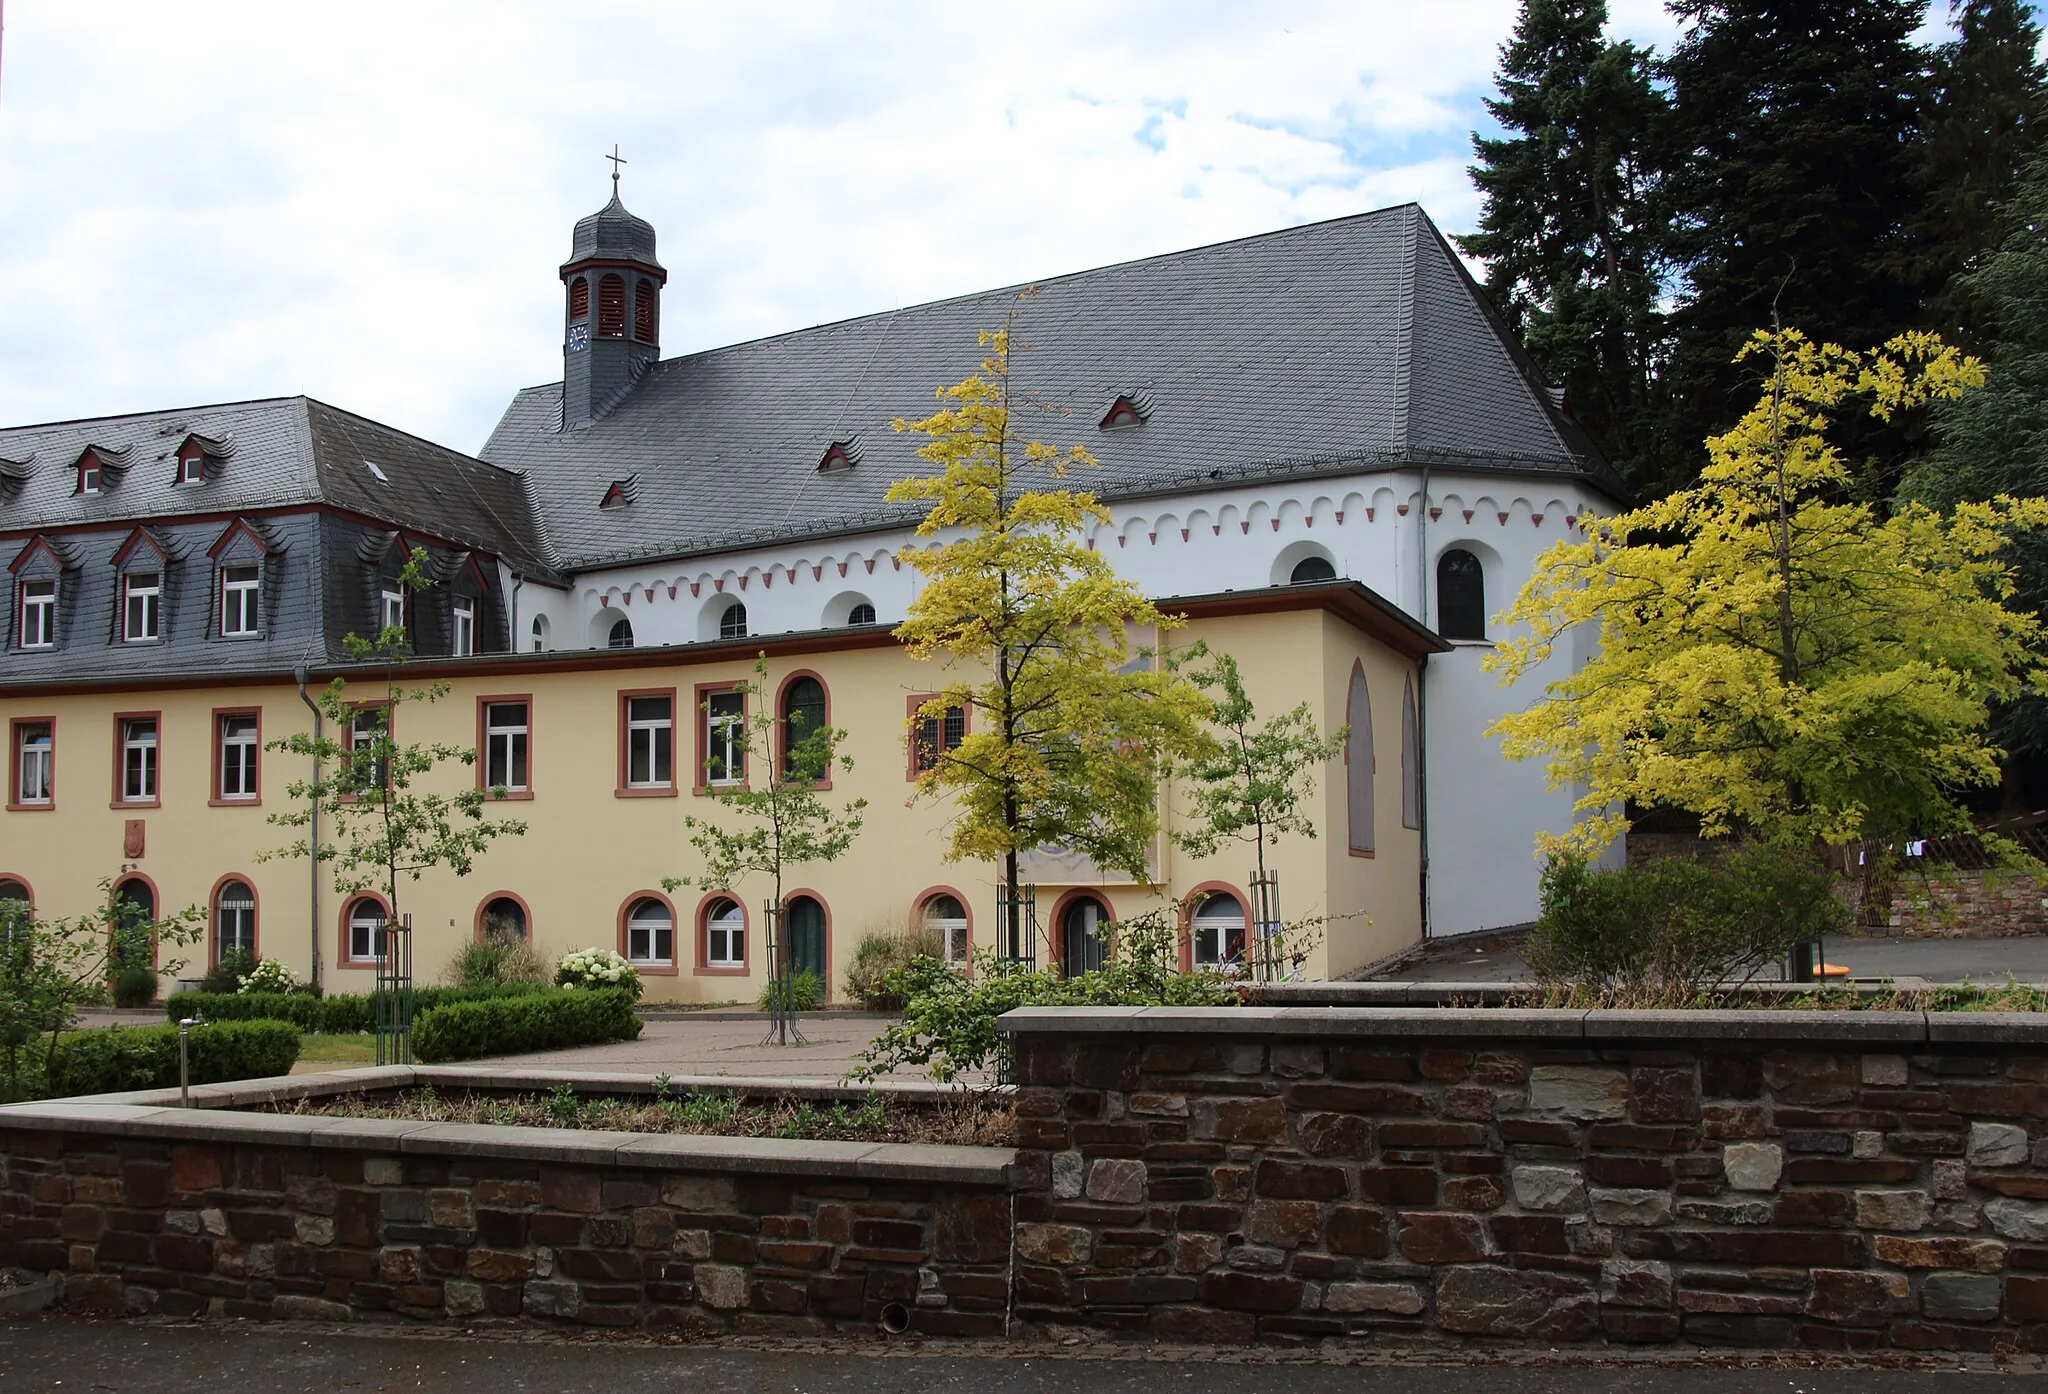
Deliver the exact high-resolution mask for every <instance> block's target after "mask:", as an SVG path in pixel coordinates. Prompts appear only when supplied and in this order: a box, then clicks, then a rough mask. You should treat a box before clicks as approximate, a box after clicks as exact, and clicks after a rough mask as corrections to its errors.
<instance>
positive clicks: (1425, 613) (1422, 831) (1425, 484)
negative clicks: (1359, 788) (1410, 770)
mask: <svg viewBox="0 0 2048 1394" xmlns="http://www.w3.org/2000/svg"><path fill="white" fill-rule="evenodd" d="M1415 568H1416V570H1417V571H1419V572H1421V573H1422V574H1421V576H1420V578H1419V583H1418V585H1417V586H1416V589H1415V595H1416V608H1417V610H1418V612H1419V613H1417V615H1416V618H1417V619H1419V620H1420V621H1422V624H1423V627H1424V628H1426V629H1429V630H1430V631H1431V632H1432V633H1434V632H1435V628H1434V626H1432V625H1431V624H1430V622H1429V465H1428V463H1427V462H1425V463H1424V464H1423V466H1422V498H1421V500H1420V502H1418V503H1417V505H1416V508H1415ZM1415 745H1416V752H1415V753H1416V767H1417V768H1416V775H1415V821H1416V822H1417V823H1418V824H1420V826H1419V827H1418V828H1417V829H1416V833H1417V835H1418V837H1419V839H1420V841H1421V843H1422V857H1421V862H1420V865H1419V866H1418V867H1417V869H1416V887H1415V893H1416V896H1417V898H1418V899H1419V901H1420V902H1421V912H1422V937H1423V938H1424V939H1428V938H1429V937H1430V934H1429V930H1430V918H1429V655H1428V654H1424V655H1423V656H1422V661H1421V662H1420V663H1418V664H1416V665H1415Z"/></svg>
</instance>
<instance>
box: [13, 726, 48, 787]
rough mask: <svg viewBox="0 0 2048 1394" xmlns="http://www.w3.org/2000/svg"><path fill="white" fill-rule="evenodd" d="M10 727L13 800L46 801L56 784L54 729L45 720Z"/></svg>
mask: <svg viewBox="0 0 2048 1394" xmlns="http://www.w3.org/2000/svg"><path fill="white" fill-rule="evenodd" d="M14 729H15V750H14V760H15V769H14V773H15V779H16V784H15V793H16V795H17V796H18V797H17V798H16V802H17V803H23V804H47V803H49V802H50V799H51V795H52V791H53V790H54V789H55V788H56V784H57V738H56V732H55V731H53V730H52V729H51V728H50V723H49V722H47V721H38V722H33V723H29V724H24V725H21V726H17V727H15V728H14ZM38 775H39V776H40V778H38V777H37V776H38Z"/></svg>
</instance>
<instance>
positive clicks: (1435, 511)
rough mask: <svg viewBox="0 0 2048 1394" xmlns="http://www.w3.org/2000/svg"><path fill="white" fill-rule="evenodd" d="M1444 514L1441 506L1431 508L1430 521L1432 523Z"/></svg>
mask: <svg viewBox="0 0 2048 1394" xmlns="http://www.w3.org/2000/svg"><path fill="white" fill-rule="evenodd" d="M1443 516H1444V511H1443V510H1442V509H1441V508H1432V509H1430V510H1429V521H1430V522H1432V523H1434V522H1435V521H1436V520H1437V519H1439V518H1441V517H1443Z"/></svg>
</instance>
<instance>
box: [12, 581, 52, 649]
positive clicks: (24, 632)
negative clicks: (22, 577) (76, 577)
mask: <svg viewBox="0 0 2048 1394" xmlns="http://www.w3.org/2000/svg"><path fill="white" fill-rule="evenodd" d="M15 633H16V634H18V635H20V636H21V637H20V640H19V643H20V645H21V647H22V648H25V649H48V648H55V647H56V644H57V583H56V582H55V581H23V582H22V583H21V615H20V618H19V621H18V625H17V628H16V629H15Z"/></svg>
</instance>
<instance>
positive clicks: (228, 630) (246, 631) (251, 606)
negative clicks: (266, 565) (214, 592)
mask: <svg viewBox="0 0 2048 1394" xmlns="http://www.w3.org/2000/svg"><path fill="white" fill-rule="evenodd" d="M231 620H232V621H233V623H230V622H229V621H231ZM220 632H221V637H222V638H224V639H248V638H253V637H255V636H256V635H258V634H261V633H262V632H263V568H262V567H260V566H224V567H222V568H221V569H220Z"/></svg>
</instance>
